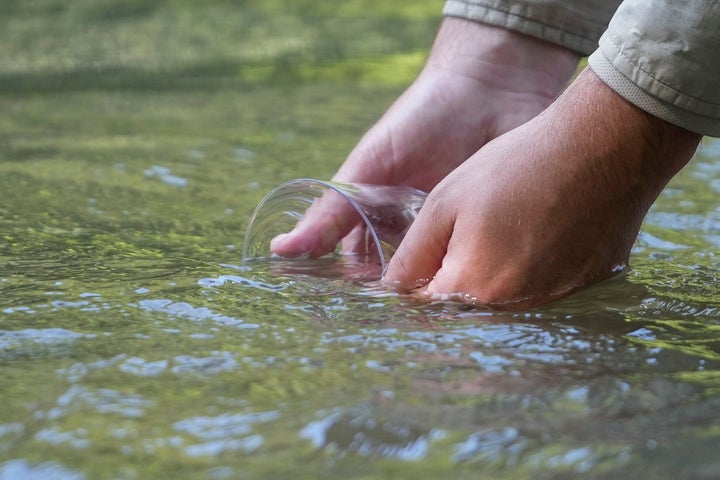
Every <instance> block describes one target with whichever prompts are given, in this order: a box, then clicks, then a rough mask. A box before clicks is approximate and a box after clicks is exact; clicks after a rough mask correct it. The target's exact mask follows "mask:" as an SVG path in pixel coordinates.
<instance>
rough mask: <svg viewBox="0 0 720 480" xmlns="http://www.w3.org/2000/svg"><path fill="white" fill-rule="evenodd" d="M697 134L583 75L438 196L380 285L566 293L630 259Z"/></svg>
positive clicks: (511, 296) (529, 299) (515, 296)
mask: <svg viewBox="0 0 720 480" xmlns="http://www.w3.org/2000/svg"><path fill="white" fill-rule="evenodd" d="M700 138H701V137H700V135H697V134H694V133H692V132H688V131H687V130H683V129H681V128H679V127H676V126H673V125H671V124H669V123H666V122H665V121H663V120H660V119H658V118H656V117H653V116H651V115H649V114H647V113H645V112H644V111H642V110H640V109H638V108H637V107H635V106H633V105H631V104H630V103H628V102H627V101H625V100H624V99H623V98H621V97H620V96H619V95H617V94H616V93H614V92H613V91H612V90H610V89H609V88H608V87H607V86H606V85H605V84H604V83H603V82H602V81H600V80H599V79H598V78H597V77H596V76H595V74H594V73H592V71H590V70H586V71H585V72H583V73H582V74H581V75H580V76H579V77H578V79H577V80H576V81H575V82H574V84H573V85H572V86H571V87H570V88H569V89H568V90H567V91H566V92H565V93H563V95H562V96H561V97H560V98H559V99H558V100H557V101H556V102H555V103H554V104H553V105H552V106H550V107H549V108H548V109H547V110H546V111H544V112H543V113H542V114H541V115H539V116H538V117H536V118H534V119H533V120H531V121H530V122H527V123H525V124H524V125H522V126H520V127H518V128H516V129H514V130H512V131H510V132H508V133H506V134H504V135H502V136H500V137H498V138H497V139H495V140H494V141H492V142H490V143H489V144H487V145H486V146H485V147H483V148H481V149H480V150H479V151H478V153H477V154H476V155H474V156H473V157H472V158H470V159H469V160H468V161H466V162H465V163H464V164H463V165H462V166H460V167H458V168H457V169H456V170H455V171H454V172H452V173H451V174H450V175H448V176H447V177H446V178H445V179H444V180H443V181H442V182H441V183H440V184H439V185H438V186H437V187H436V188H435V189H434V190H433V191H432V192H431V193H430V195H429V197H428V199H427V201H426V202H425V205H424V206H423V209H422V210H421V212H420V214H419V216H418V218H417V219H416V220H415V223H414V224H413V225H412V227H411V228H410V231H409V232H408V234H407V236H406V237H405V240H404V241H403V243H402V244H401V245H400V248H399V249H398V251H397V252H396V253H395V256H394V257H393V258H392V260H391V262H390V265H389V267H388V271H387V273H386V275H385V278H384V280H385V282H386V283H388V284H390V285H394V286H396V287H397V288H400V289H403V290H406V291H409V290H414V291H416V292H418V293H421V294H425V295H430V296H433V297H440V298H455V299H459V300H464V301H469V302H472V303H477V304H482V305H489V306H492V307H494V308H499V309H520V308H526V307H532V306H536V305H539V304H542V303H546V302H549V301H551V300H553V299H556V298H559V297H562V296H565V295H568V294H570V293H571V292H573V291H575V290H577V289H580V288H582V287H584V286H586V285H589V284H591V283H593V282H596V281H598V280H601V279H603V278H605V277H608V276H610V275H612V274H613V273H614V272H617V271H619V270H621V269H622V268H624V267H625V266H626V264H627V261H628V256H629V252H630V249H631V247H632V244H633V242H634V240H635V238H636V235H637V233H638V230H639V229H640V225H641V222H642V220H643V218H644V216H645V214H646V213H647V210H648V209H649V207H650V206H651V204H652V202H653V201H654V200H655V199H656V198H657V196H658V195H659V193H660V191H661V190H662V188H663V187H664V186H665V185H666V183H667V182H668V181H669V179H670V178H672V176H673V175H674V174H675V173H677V172H678V170H680V168H682V166H684V165H685V164H686V163H687V162H688V161H689V160H690V158H691V157H692V155H693V153H694V151H695V148H696V147H697V145H698V143H699V141H700Z"/></svg>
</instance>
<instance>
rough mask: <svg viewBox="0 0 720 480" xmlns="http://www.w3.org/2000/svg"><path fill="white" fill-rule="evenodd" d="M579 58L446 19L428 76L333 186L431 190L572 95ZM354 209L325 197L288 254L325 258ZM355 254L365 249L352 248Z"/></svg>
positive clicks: (288, 239) (277, 246) (356, 228)
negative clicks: (491, 144)
mask: <svg viewBox="0 0 720 480" xmlns="http://www.w3.org/2000/svg"><path fill="white" fill-rule="evenodd" d="M578 59H579V56H578V55H577V54H576V53H574V52H571V51H569V50H566V49H564V48H561V47H558V46H555V45H552V44H549V43H546V42H543V41H541V40H537V39H533V38H531V37H527V36H525V35H522V34H519V33H514V32H511V31H508V30H505V29H501V28H496V27H491V26H487V25H483V24H481V23H477V22H472V21H469V20H464V19H459V18H451V17H449V18H446V19H445V20H444V21H443V24H442V26H441V28H440V30H439V32H438V35H437V37H436V39H435V43H434V45H433V49H432V52H431V53H430V56H429V58H428V61H427V63H426V65H425V68H424V69H423V71H422V72H421V74H420V75H419V76H418V78H417V80H416V81H415V82H414V83H413V84H412V85H411V86H410V87H409V88H408V89H407V90H406V91H405V92H404V93H403V95H401V96H400V98H399V99H398V100H397V101H396V102H395V103H394V104H393V105H392V106H391V107H390V109H389V110H388V111H387V112H386V113H385V115H384V116H383V117H382V118H381V119H380V120H379V121H378V122H377V124H376V125H374V126H373V127H372V128H371V129H370V130H369V131H368V132H367V134H365V136H364V137H363V138H362V140H361V141H360V142H359V143H358V145H357V147H356V148H355V149H354V150H353V151H352V152H351V153H350V155H349V156H348V158H347V159H346V161H345V162H344V164H343V165H342V167H341V168H340V169H339V170H338V172H337V174H336V175H335V176H334V177H333V180H334V181H338V182H351V183H353V182H354V183H370V184H378V185H407V186H412V187H415V188H418V189H420V190H424V191H430V190H431V189H432V188H434V187H435V185H437V183H438V182H440V180H442V179H443V178H444V177H445V176H446V175H447V174H448V173H449V172H451V171H452V170H454V169H455V168H456V167H457V166H458V165H460V164H461V163H462V162H463V161H465V160H466V159H467V158H468V157H469V156H470V155H472V154H473V153H475V152H476V151H477V150H478V149H479V148H480V147H481V146H482V145H484V144H485V143H487V142H488V141H490V140H491V139H493V138H495V137H496V136H498V135H500V134H502V133H504V132H506V131H508V130H510V129H512V128H514V127H516V126H518V125H520V124H522V123H524V122H526V121H527V120H529V119H531V118H533V117H534V116H536V115H537V114H538V113H540V112H541V111H542V110H543V109H544V108H546V107H547V106H548V105H549V104H550V103H551V102H552V101H553V100H554V99H555V98H556V97H557V95H558V94H559V93H560V92H561V91H562V90H563V89H564V88H565V87H566V85H567V82H568V80H569V78H570V77H571V75H572V74H573V73H574V71H575V68H576V66H577V62H578ZM352 213H353V212H352V211H351V209H350V208H349V206H348V205H346V204H341V203H339V202H335V201H333V200H332V199H321V200H320V201H318V203H317V204H316V205H314V206H313V207H311V208H310V209H309V210H308V211H307V212H306V215H305V218H304V220H303V221H301V222H300V223H299V224H298V226H297V227H296V228H295V230H293V231H292V232H291V233H289V234H287V235H283V236H281V237H279V238H277V239H275V240H274V241H273V242H272V244H271V249H272V250H273V252H274V253H276V254H278V255H281V256H297V255H302V254H308V255H310V256H320V255H323V254H325V253H328V252H330V251H332V250H334V249H335V245H336V244H337V243H338V241H339V240H340V239H342V238H344V237H346V236H348V234H350V232H353V233H352V234H351V235H350V237H351V238H361V237H362V232H361V231H360V230H361V228H360V226H361V224H359V223H358V217H357V216H354V215H353V214H352ZM344 244H345V249H346V250H350V251H355V250H357V246H358V243H357V242H354V241H350V240H348V241H346V242H344Z"/></svg>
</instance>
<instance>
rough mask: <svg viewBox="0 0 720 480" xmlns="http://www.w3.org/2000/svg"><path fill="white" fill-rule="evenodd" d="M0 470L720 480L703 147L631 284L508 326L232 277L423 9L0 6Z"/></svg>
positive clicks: (396, 79) (446, 307)
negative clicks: (273, 209)
mask: <svg viewBox="0 0 720 480" xmlns="http://www.w3.org/2000/svg"><path fill="white" fill-rule="evenodd" d="M2 9H3V15H2V16H0V27H2V28H0V58H2V59H3V61H2V62H0V111H2V112H3V115H2V116H0V160H1V161H0V191H1V192H2V195H1V196H0V302H1V303H0V392H1V393H0V399H1V400H2V407H1V408H0V479H2V480H7V479H17V478H30V479H40V478H42V479H47V478H55V479H79V478H87V479H91V478H92V479H96V478H98V479H105V478H107V479H133V478H143V479H145V478H220V479H222V478H268V479H269V478H308V479H317V478H367V479H369V478H412V479H423V478H428V479H429V478H433V479H435V478H473V479H477V478H493V479H501V478H502V479H526V478H533V479H563V478H579V477H582V478H592V479H616V478H644V479H660V478H663V479H664V478H668V479H670V478H672V479H680V478H682V479H712V478H718V477H720V460H718V457H717V451H718V447H720V368H719V367H720V287H719V286H718V274H717V271H718V258H717V253H716V252H717V251H718V248H719V247H720V208H718V205H719V203H720V202H719V201H718V199H719V198H720V143H719V142H717V141H709V142H707V143H706V144H705V145H704V146H703V149H702V150H701V152H700V153H699V154H698V155H697V157H696V159H695V160H694V161H693V163H692V164H691V165H690V166H689V167H688V168H687V169H686V170H685V171H684V172H683V173H682V174H681V175H680V176H679V177H677V178H676V179H675V180H674V181H673V182H672V184H671V185H670V186H669V187H668V189H667V190H666V191H665V192H664V193H663V196H662V197H661V198H660V200H659V201H658V202H657V204H656V205H655V207H654V208H653V210H652V212H651V214H650V216H649V217H648V219H647V222H646V224H645V226H644V227H643V232H642V235H641V237H640V238H639V240H638V242H637V245H636V247H635V250H634V253H633V256H632V265H633V268H632V270H630V271H629V272H628V273H627V274H625V275H623V276H622V277H618V278H615V279H612V280H611V281H609V282H606V283H604V284H601V285H598V286H597V287H595V288H592V289H590V290H588V291H586V292H582V293H580V294H578V295H575V296H573V297H571V298H569V299H567V300H564V301H562V302H560V303H557V304H554V305H552V306H550V307H547V308H544V309H539V310H533V311H528V312H520V313H516V314H496V313H493V312H489V311H483V310H477V309H468V308H464V307H462V306H458V305H453V304H442V303H438V304H427V303H421V302H418V301H416V300H413V299H410V298H402V297H398V296H396V295H393V294H390V293H388V292H386V291H384V290H383V289H381V288H379V287H378V286H377V285H375V284H373V283H372V282H367V281H366V280H367V278H368V275H371V274H372V272H367V271H366V270H363V269H362V268H360V269H358V268H356V267H355V266H353V265H321V266H320V267H319V268H316V267H310V266H307V267H303V268H306V269H307V270H303V268H301V269H300V271H298V269H295V270H294V271H293V272H291V274H289V273H288V272H286V271H278V270H272V271H270V270H263V268H262V267H260V266H253V265H250V266H243V265H242V264H241V259H240V252H241V250H242V245H241V239H242V234H243V232H244V228H245V226H246V222H247V219H248V216H249V214H250V212H251V211H252V208H253V207H254V205H255V204H256V203H257V201H258V200H259V199H260V198H262V196H263V195H264V194H265V193H266V192H267V191H268V190H269V189H270V188H272V187H273V186H274V185H276V184H278V183H280V182H281V181H284V180H288V179H291V178H294V177H298V176H310V177H317V178H328V177H329V176H330V175H331V174H332V172H333V171H334V170H335V168H336V167H337V165H338V164H339V163H340V162H341V160H342V158H343V156H344V155H345V154H346V153H347V151H348V150H349V149H350V148H351V147H352V145H353V144H354V143H355V141H356V140H357V139H358V137H359V136H360V135H361V134H362V132H363V131H364V130H365V129H366V128H367V127H368V126H369V125H370V124H371V123H372V121H373V120H374V119H375V118H376V117H377V116H378V115H380V113H381V112H382V111H383V110H384V109H385V108H386V106H387V105H388V103H389V102H390V101H391V100H392V99H393V98H394V97H395V96H396V95H397V94H398V93H399V92H400V91H401V90H402V88H403V86H405V85H406V84H407V83H408V82H409V81H411V79H412V77H413V75H414V73H415V72H417V68H418V67H419V66H420V65H421V63H422V58H423V52H424V51H425V49H426V47H427V45H428V44H429V42H430V40H431V38H432V36H433V33H434V29H435V26H436V24H437V19H438V17H437V12H438V10H439V9H440V5H439V4H437V2H430V1H423V2H414V3H413V5H412V6H406V5H400V4H398V5H394V4H390V3H388V2H379V1H378V2H359V1H357V2H356V1H348V2H342V6H338V4H337V3H336V2H335V3H331V2H329V1H320V2H317V1H314V2H310V1H309V0H308V1H302V2H293V3H292V6H289V5H287V2H285V3H283V2H274V1H262V2H261V1H257V2H240V3H238V2H229V1H228V2H223V1H217V2H208V3H202V2H161V1H145V0H143V1H132V2H127V1H124V2H121V1H119V0H118V1H114V0H102V1H90V0H87V1H85V0H81V1H76V2H70V3H68V2H60V1H52V0H38V1H33V2H25V1H10V0H6V1H5V2H4V3H3V7H2Z"/></svg>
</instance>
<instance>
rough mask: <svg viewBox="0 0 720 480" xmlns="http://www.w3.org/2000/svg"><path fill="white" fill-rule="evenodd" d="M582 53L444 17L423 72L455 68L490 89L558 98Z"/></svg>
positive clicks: (494, 28)
mask: <svg viewBox="0 0 720 480" xmlns="http://www.w3.org/2000/svg"><path fill="white" fill-rule="evenodd" d="M579 60H580V55H579V54H578V53H576V52H574V51H572V50H569V49H567V48H565V47H561V46H559V45H555V44H552V43H549V42H546V41H544V40H540V39H537V38H534V37H530V36H527V35H524V34H521V33H518V32H515V31H512V30H508V29H504V28H499V27H494V26H491V25H486V24H483V23H480V22H475V21H472V20H467V19H462V18H456V17H446V18H445V19H444V20H443V22H442V24H441V26H440V29H439V31H438V34H437V36H436V38H435V42H434V44H433V48H432V50H431V52H430V56H429V57H428V61H427V63H426V67H425V69H424V71H423V73H424V74H432V73H437V72H441V73H451V74H456V75H461V76H464V77H469V78H472V79H475V80H479V81H480V82H482V83H483V84H485V85H486V86H488V87H491V88H498V89H503V90H510V91H516V92H524V93H530V94H537V95H541V96H545V97H549V98H552V99H554V98H555V97H556V96H557V95H558V94H559V93H560V92H561V91H562V90H563V89H565V88H566V87H567V84H568V81H569V80H570V78H571V77H572V75H573V74H574V73H575V71H576V69H577V64H578V61H579Z"/></svg>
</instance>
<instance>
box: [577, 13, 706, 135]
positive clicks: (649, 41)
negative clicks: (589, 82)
mask: <svg viewBox="0 0 720 480" xmlns="http://www.w3.org/2000/svg"><path fill="white" fill-rule="evenodd" d="M588 63H589V64H590V67H591V68H592V69H593V71H594V72H595V73H596V74H597V75H598V76H599V77H600V78H601V79H602V80H603V81H604V82H605V83H606V84H608V86H610V88H612V89H613V90H614V91H615V92H617V93H618V94H620V95H621V96H622V97H624V98H625V99H626V100H628V101H630V102H631V103H633V104H635V105H636V106H638V107H640V108H641V109H643V110H645V111H647V112H649V113H651V114H653V115H655V116H657V117H660V118H662V119H664V120H666V121H668V122H670V123H673V124H675V125H678V126H680V127H683V128H685V129H687V130H691V131H693V132H696V133H700V134H703V135H710V136H714V137H718V136H720V2H718V1H716V0H676V1H672V2H668V1H663V0H626V1H625V2H623V3H622V4H621V5H620V7H619V8H618V10H617V12H616V13H615V15H614V16H613V17H612V20H611V21H610V24H609V26H608V29H607V31H606V32H605V33H604V34H603V35H602V37H601V38H600V45H599V48H598V49H597V50H596V51H595V52H594V53H593V54H592V55H591V56H590V58H589V59H588Z"/></svg>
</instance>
